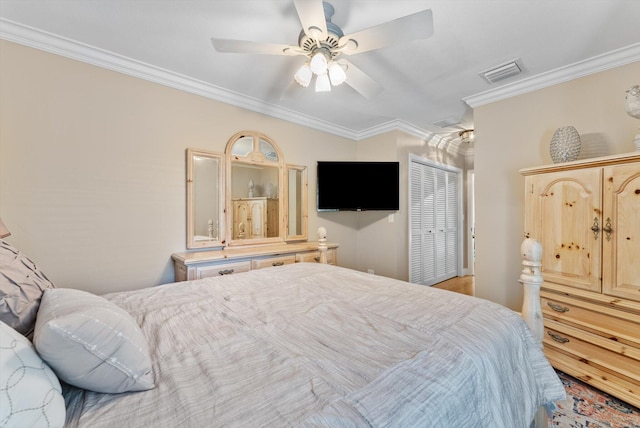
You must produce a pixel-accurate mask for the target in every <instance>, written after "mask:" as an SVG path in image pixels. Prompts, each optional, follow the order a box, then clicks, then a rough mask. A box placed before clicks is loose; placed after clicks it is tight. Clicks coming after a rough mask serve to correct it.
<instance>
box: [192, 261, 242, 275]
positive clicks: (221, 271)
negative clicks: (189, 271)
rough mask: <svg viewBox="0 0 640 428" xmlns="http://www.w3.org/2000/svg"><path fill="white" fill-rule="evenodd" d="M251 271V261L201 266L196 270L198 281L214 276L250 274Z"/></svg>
mask: <svg viewBox="0 0 640 428" xmlns="http://www.w3.org/2000/svg"><path fill="white" fill-rule="evenodd" d="M250 270H251V262H250V261H245V262H234V263H220V264H215V265H210V266H201V267H198V268H197V270H196V279H202V278H210V277H212V276H221V275H230V274H232V273H240V272H248V271H250Z"/></svg>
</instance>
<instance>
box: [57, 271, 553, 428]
mask: <svg viewBox="0 0 640 428" xmlns="http://www.w3.org/2000/svg"><path fill="white" fill-rule="evenodd" d="M106 297H107V298H108V299H109V300H111V301H113V302H114V303H116V304H118V305H119V306H121V307H123V308H124V309H126V310H127V311H128V312H130V313H131V314H132V315H133V317H134V318H135V319H136V320H137V321H138V323H139V324H140V326H141V328H142V330H143V332H144V334H145V336H146V337H147V339H148V343H149V348H150V351H151V358H152V361H153V374H154V378H155V379H154V380H155V383H156V385H157V386H156V388H155V389H152V390H149V391H144V392H133V393H124V394H100V393H93V392H87V391H82V390H79V389H76V388H73V387H69V386H65V390H64V392H65V398H66V401H67V425H68V426H85V427H111V428H115V427H178V426H180V427H213V426H215V427H221V426H234V427H235V426H238V427H261V426H269V427H287V426H296V427H298V426H300V427H307V426H308V427H312V426H315V427H317V426H331V427H339V426H374V427H382V426H385V427H386V426H398V427H412V426H419V427H447V428H450V427H491V428H496V427H509V428H511V427H528V426H529V424H530V422H531V421H532V420H533V416H534V413H535V412H536V410H537V408H538V406H540V405H542V404H545V403H548V402H550V401H552V400H557V399H561V398H563V397H564V389H563V387H562V384H561V383H560V381H559V379H558V377H557V376H556V374H555V372H554V371H553V369H552V368H551V366H550V365H549V363H548V362H547V360H546V359H545V357H544V356H543V354H542V351H541V350H540V349H539V346H538V344H537V343H536V342H535V340H534V339H533V338H532V336H531V334H530V332H529V330H528V327H527V326H526V324H525V323H524V322H523V321H522V319H521V318H520V316H519V315H518V314H516V313H515V312H513V311H511V310H509V309H506V308H504V307H502V306H500V305H497V304H494V303H491V302H488V301H485V300H481V299H477V298H473V297H469V296H464V295H459V294H455V293H451V292H448V291H444V290H438V289H432V288H428V287H423V286H418V285H413V284H408V283H405V282H401V281H396V280H392V279H389V278H385V277H381V276H373V275H369V274H364V273H361V272H356V271H353V270H349V269H344V268H339V267H334V266H330V265H321V264H307V263H299V264H292V265H285V266H282V267H274V268H268V269H261V270H254V271H251V272H247V273H242V274H234V275H229V276H222V277H217V278H208V279H203V280H198V281H191V282H181V283H175V284H168V285H164V286H160V287H154V288H148V289H143V290H139V291H133V292H123V293H114V294H111V295H107V296H106Z"/></svg>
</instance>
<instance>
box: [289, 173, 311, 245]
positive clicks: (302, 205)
mask: <svg viewBox="0 0 640 428" xmlns="http://www.w3.org/2000/svg"><path fill="white" fill-rule="evenodd" d="M285 180H286V195H285V201H286V203H287V216H286V219H285V223H286V226H287V236H286V240H287V241H305V240H306V239H307V167H305V166H297V165H287V170H286V175H285Z"/></svg>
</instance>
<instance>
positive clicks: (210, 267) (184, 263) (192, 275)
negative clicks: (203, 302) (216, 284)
mask: <svg viewBox="0 0 640 428" xmlns="http://www.w3.org/2000/svg"><path fill="white" fill-rule="evenodd" d="M337 250H338V244H331V243H327V251H326V255H327V263H328V264H332V265H335V264H337ZM171 258H172V259H173V264H174V268H175V280H176V281H190V280H192V279H201V278H207V277H211V276H219V275H229V274H232V273H239V272H246V271H249V270H251V269H262V268H265V267H272V266H280V265H283V264H289V263H299V262H311V263H319V262H320V251H319V250H318V243H317V242H298V243H291V244H285V243H282V244H269V245H256V246H253V247H226V248H224V249H221V250H212V251H194V252H189V253H176V254H173V255H171Z"/></svg>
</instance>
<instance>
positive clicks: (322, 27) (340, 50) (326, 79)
mask: <svg viewBox="0 0 640 428" xmlns="http://www.w3.org/2000/svg"><path fill="white" fill-rule="evenodd" d="M293 3H294V5H295V8H296V12H297V13H298V18H299V19H300V23H301V24H302V31H301V32H300V36H299V37H298V45H297V46H293V45H280V44H271V43H261V42H253V41H245V40H231V39H220V38H215V37H214V38H212V39H211V41H212V43H213V46H214V48H215V50H216V51H218V52H228V53H251V54H266V55H289V56H296V55H301V56H304V57H306V59H305V62H304V64H303V65H302V67H300V68H299V69H298V71H297V72H296V73H295V75H294V79H295V81H296V82H298V83H299V84H300V85H301V86H303V87H307V86H309V84H310V83H311V81H312V80H313V78H314V77H315V90H316V92H327V91H330V90H331V87H332V86H337V85H340V84H341V83H346V84H347V85H349V86H351V87H352V88H353V89H355V90H356V91H357V92H359V93H360V94H362V95H363V96H364V97H365V98H372V97H374V96H376V95H377V94H379V93H380V92H381V91H382V86H381V85H380V84H379V83H377V82H376V81H374V80H373V79H372V78H371V77H369V76H368V75H367V74H366V73H365V72H363V71H362V70H360V69H359V68H358V67H356V66H355V65H353V63H351V62H350V61H348V60H347V59H346V58H345V56H348V55H356V54H360V53H363V52H368V51H371V50H374V49H379V48H382V47H385V46H389V45H392V44H395V43H404V42H409V41H411V40H416V39H426V38H428V37H430V36H431V35H432V34H433V16H432V13H431V10H428V9H427V10H423V11H421V12H417V13H413V14H411V15H407V16H404V17H402V18H398V19H395V20H392V21H388V22H385V23H383V24H379V25H375V26H373V27H369V28H367V29H364V30H361V31H358V32H355V33H351V34H348V35H344V33H343V31H342V29H341V28H340V27H338V26H337V25H336V24H334V23H333V22H331V17H332V16H333V14H334V8H333V6H332V5H331V4H330V3H327V2H323V1H322V0H293Z"/></svg>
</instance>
